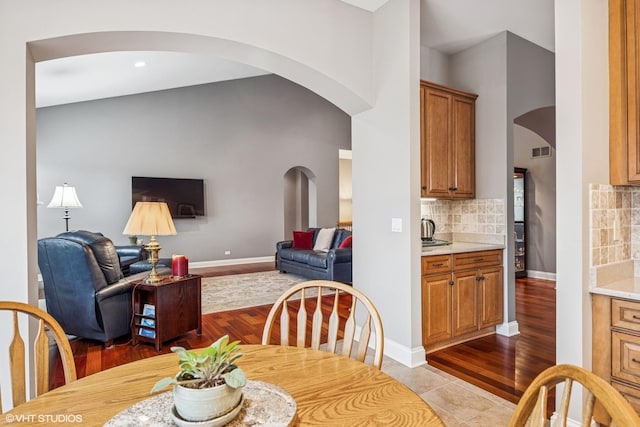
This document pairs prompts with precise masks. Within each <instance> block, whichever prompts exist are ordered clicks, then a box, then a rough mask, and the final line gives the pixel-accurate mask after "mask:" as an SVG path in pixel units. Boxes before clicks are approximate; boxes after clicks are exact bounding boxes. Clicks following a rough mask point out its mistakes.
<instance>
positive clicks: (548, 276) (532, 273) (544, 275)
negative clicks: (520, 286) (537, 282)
mask: <svg viewBox="0 0 640 427" xmlns="http://www.w3.org/2000/svg"><path fill="white" fill-rule="evenodd" d="M527 277H531V278H532V279H544V280H556V273H549V272H546V271H536V270H527Z"/></svg>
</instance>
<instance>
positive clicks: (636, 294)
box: [589, 260, 640, 301]
mask: <svg viewBox="0 0 640 427" xmlns="http://www.w3.org/2000/svg"><path fill="white" fill-rule="evenodd" d="M636 269H637V267H636V266H635V262H634V261H632V260H628V261H623V262H619V263H613V264H607V265H603V266H598V267H596V268H593V269H592V270H591V277H590V289H589V291H590V292H591V293H592V294H600V295H607V296H611V297H616V298H625V299H630V300H636V301H640V277H636V274H635V271H636Z"/></svg>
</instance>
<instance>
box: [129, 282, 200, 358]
mask: <svg viewBox="0 0 640 427" xmlns="http://www.w3.org/2000/svg"><path fill="white" fill-rule="evenodd" d="M201 279H202V276H198V275H195V274H190V275H188V276H186V277H183V278H175V277H172V276H166V277H163V279H162V281H161V282H159V283H144V282H143V281H141V282H136V283H134V284H133V292H132V299H133V322H132V323H131V325H132V326H131V339H132V342H133V345H136V344H137V343H138V341H141V342H152V343H154V344H155V346H156V350H157V351H160V349H161V348H162V343H164V342H166V341H168V340H170V339H172V338H176V337H178V336H180V335H183V334H186V333H187V332H189V331H192V330H194V329H195V330H196V333H197V334H198V335H200V334H202V305H201V295H200V286H201V285H200V282H201ZM145 305H147V306H153V307H154V308H155V315H154V317H151V316H147V315H145V314H144V313H143V311H144V308H145Z"/></svg>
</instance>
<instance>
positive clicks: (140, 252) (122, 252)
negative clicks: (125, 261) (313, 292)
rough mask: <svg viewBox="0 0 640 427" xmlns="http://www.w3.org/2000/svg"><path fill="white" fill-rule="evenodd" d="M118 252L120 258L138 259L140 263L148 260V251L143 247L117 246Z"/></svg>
mask: <svg viewBox="0 0 640 427" xmlns="http://www.w3.org/2000/svg"><path fill="white" fill-rule="evenodd" d="M116 252H117V253H118V256H119V257H121V258H122V257H137V258H138V261H142V260H144V259H147V250H146V249H145V248H144V247H142V246H136V245H127V246H116Z"/></svg>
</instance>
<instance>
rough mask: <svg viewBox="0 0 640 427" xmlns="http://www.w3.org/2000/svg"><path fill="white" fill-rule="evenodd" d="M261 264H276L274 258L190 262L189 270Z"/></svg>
mask: <svg viewBox="0 0 640 427" xmlns="http://www.w3.org/2000/svg"><path fill="white" fill-rule="evenodd" d="M259 262H275V257H274V256H263V257H255V258H235V259H218V260H215V261H198V262H189V268H204V267H220V266H223V265H237V264H257V263H259Z"/></svg>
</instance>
